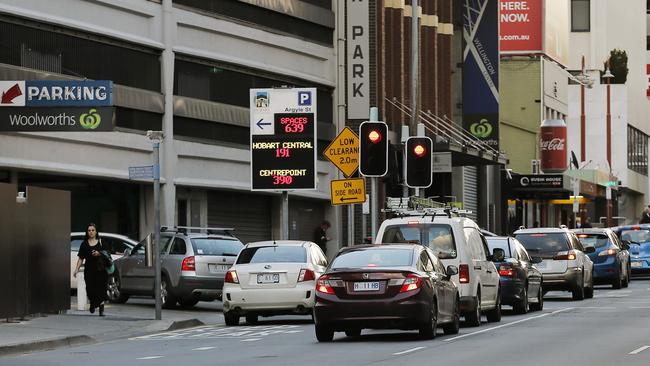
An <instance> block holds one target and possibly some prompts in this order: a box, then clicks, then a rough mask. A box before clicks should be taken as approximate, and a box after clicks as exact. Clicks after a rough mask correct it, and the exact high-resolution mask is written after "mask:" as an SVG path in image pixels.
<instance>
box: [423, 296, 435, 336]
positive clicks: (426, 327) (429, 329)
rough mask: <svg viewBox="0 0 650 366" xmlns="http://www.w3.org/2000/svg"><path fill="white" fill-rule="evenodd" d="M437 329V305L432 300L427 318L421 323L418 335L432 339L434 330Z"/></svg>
mask: <svg viewBox="0 0 650 366" xmlns="http://www.w3.org/2000/svg"><path fill="white" fill-rule="evenodd" d="M437 331H438V306H437V304H436V302H435V300H434V302H433V303H432V304H431V312H430V314H429V320H427V322H426V323H424V324H423V325H422V327H421V328H420V337H421V338H424V339H434V338H436V332H437Z"/></svg>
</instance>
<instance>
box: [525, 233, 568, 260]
mask: <svg viewBox="0 0 650 366" xmlns="http://www.w3.org/2000/svg"><path fill="white" fill-rule="evenodd" d="M515 237H516V238H517V240H519V241H520V242H521V244H523V245H524V248H526V250H527V251H528V252H529V253H530V255H535V254H536V253H540V254H544V253H557V252H562V251H567V250H569V249H570V248H569V242H568V241H567V240H568V239H567V236H566V234H564V233H536V234H517V235H515Z"/></svg>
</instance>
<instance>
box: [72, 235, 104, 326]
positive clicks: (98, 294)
mask: <svg viewBox="0 0 650 366" xmlns="http://www.w3.org/2000/svg"><path fill="white" fill-rule="evenodd" d="M102 250H104V247H103V246H102V241H101V239H100V238H99V233H98V232H97V225H95V224H88V229H87V230H86V237H85V238H84V241H83V242H82V243H81V246H80V247H79V254H78V256H79V258H78V259H77V267H76V268H75V270H74V277H77V273H79V267H81V265H82V264H84V263H85V264H84V280H85V281H86V293H87V294H88V299H89V300H90V313H91V314H94V313H95V308H99V316H104V301H106V300H107V296H106V289H107V286H108V273H107V272H106V263H105V260H104V258H103V257H102V254H101V253H100V252H101V251H102Z"/></svg>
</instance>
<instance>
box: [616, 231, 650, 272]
mask: <svg viewBox="0 0 650 366" xmlns="http://www.w3.org/2000/svg"><path fill="white" fill-rule="evenodd" d="M612 230H613V231H614V232H615V233H616V235H618V237H619V238H620V239H621V241H622V242H623V243H624V244H628V245H629V247H630V249H629V252H630V267H631V270H632V274H633V275H635V274H648V273H650V224H640V225H627V226H618V227H615V228H612Z"/></svg>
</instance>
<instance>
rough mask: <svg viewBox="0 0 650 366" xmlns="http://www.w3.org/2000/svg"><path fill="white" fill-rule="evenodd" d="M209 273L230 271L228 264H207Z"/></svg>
mask: <svg viewBox="0 0 650 366" xmlns="http://www.w3.org/2000/svg"><path fill="white" fill-rule="evenodd" d="M208 269H210V272H213V273H216V272H224V271H227V270H229V269H230V264H208Z"/></svg>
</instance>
